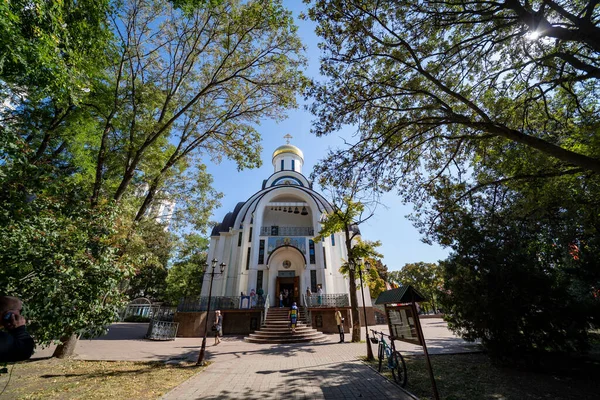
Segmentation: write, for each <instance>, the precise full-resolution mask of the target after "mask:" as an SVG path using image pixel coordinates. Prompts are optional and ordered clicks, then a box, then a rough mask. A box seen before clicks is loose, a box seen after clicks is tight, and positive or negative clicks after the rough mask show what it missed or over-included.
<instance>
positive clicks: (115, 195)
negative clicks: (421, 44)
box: [0, 0, 305, 344]
mask: <svg viewBox="0 0 600 400" xmlns="http://www.w3.org/2000/svg"><path fill="white" fill-rule="evenodd" d="M172 4H175V7H173V5H172ZM302 51H303V46H302V43H301V42H300V40H299V38H298V36H297V34H296V27H295V26H294V25H293V19H292V18H291V14H290V13H289V12H288V11H287V10H285V8H284V7H283V6H282V5H281V2H280V1H276V0H253V1H245V2H240V1H235V0H232V1H219V0H217V1H213V0H207V1H195V0H191V1H187V0H184V1H173V2H172V3H169V2H162V1H147V2H138V1H129V0H126V1H123V2H109V1H105V0H97V1H96V0H93V1H88V2H74V1H71V0H65V1H59V2H48V1H37V0H34V1H31V2H24V1H19V0H15V1H4V2H0V104H8V105H9V107H5V108H3V109H2V110H1V113H2V115H1V116H0V118H1V119H2V121H3V122H2V124H0V188H1V190H0V201H1V204H0V224H1V225H2V228H1V229H3V231H2V233H3V237H2V238H1V239H0V241H1V243H0V260H3V261H6V262H7V263H9V264H10V268H8V267H7V268H6V269H3V270H2V271H1V275H0V276H1V277H2V280H1V281H0V287H2V288H3V290H4V291H5V292H6V293H13V294H16V295H20V296H22V297H24V299H25V301H26V302H29V303H30V306H31V307H30V315H29V318H31V319H32V321H33V325H32V327H33V328H34V329H35V333H36V338H37V339H38V340H39V341H40V343H44V344H45V343H48V342H49V341H50V340H53V339H59V338H61V337H63V336H69V335H70V334H71V333H82V332H84V331H87V332H88V333H89V334H94V333H96V332H97V330H98V329H99V328H101V327H102V326H104V325H106V324H108V323H110V322H112V321H113V320H114V318H115V316H116V312H115V310H117V309H118V308H119V305H120V304H121V302H122V297H123V296H122V293H121V292H120V291H119V290H118V287H119V284H121V287H122V286H124V285H123V282H124V280H125V279H126V278H127V279H128V278H131V281H130V284H131V285H132V288H131V294H132V295H137V294H146V295H150V296H152V297H160V296H162V295H163V292H165V291H168V293H169V294H168V295H167V296H170V298H174V297H176V296H180V295H181V294H182V293H183V294H184V295H185V294H187V293H188V292H193V293H195V291H197V290H199V289H200V282H201V281H198V279H201V277H202V274H201V271H202V270H203V267H200V266H201V265H203V263H202V264H201V263H200V262H199V261H200V260H202V261H203V262H204V258H205V255H204V256H202V255H201V254H202V250H198V251H197V252H196V253H194V255H190V254H188V255H186V256H181V257H180V258H181V259H180V260H178V261H177V262H175V264H174V269H173V271H174V272H173V273H172V274H170V275H171V279H170V281H169V283H165V282H164V280H165V274H166V273H167V271H166V266H167V264H168V259H169V257H170V251H171V247H172V244H173V242H174V238H173V237H171V236H170V235H167V234H166V233H165V232H164V230H163V227H159V226H157V225H153V223H152V222H151V220H152V219H154V217H155V216H156V208H157V207H156V206H157V204H161V203H165V202H176V203H177V208H176V211H175V213H174V215H173V219H172V220H171V222H172V228H173V230H174V231H175V232H178V233H180V234H181V233H182V232H189V231H190V230H191V229H193V230H196V231H199V232H204V231H206V229H207V227H208V224H209V218H210V214H211V211H212V209H213V208H214V207H216V206H217V205H218V200H219V198H220V197H221V196H222V195H221V194H220V193H217V192H215V191H214V189H213V188H212V177H211V176H210V175H209V174H208V173H207V172H206V168H205V166H204V165H203V162H204V161H203V160H206V159H207V157H208V158H211V159H212V160H213V161H215V162H219V161H221V160H222V159H223V158H224V157H225V158H228V159H231V160H233V161H234V162H236V163H237V165H238V166H239V168H248V167H254V166H258V165H260V157H259V156H260V151H261V148H260V135H259V133H258V131H257V130H256V126H257V124H258V123H259V122H260V121H262V120H263V119H264V118H272V119H276V120H278V119H281V118H283V117H284V111H285V110H286V109H288V108H292V107H295V105H296V93H297V91H298V89H299V88H300V86H301V85H302V84H303V83H304V78H303V76H302V73H301V71H300V69H301V68H302V67H303V66H304V64H305V60H304V58H303V56H302ZM149 217H150V218H149ZM44 235H47V236H48V237H50V238H52V239H53V240H52V243H46V242H45V241H43V238H44V237H45V236H44ZM38 242H39V243H42V244H43V245H40V244H39V243H38ZM196 242H197V240H196ZM88 255H89V257H88ZM130 265H131V266H134V267H135V268H136V269H137V272H138V273H137V274H136V275H135V276H133V277H132V276H130V272H131V270H130V268H129V266H130ZM52 266H54V269H52V268H51V267H52ZM59 267H60V268H59ZM177 274H179V275H180V278H176V276H177ZM198 277H199V278H198ZM178 279H180V281H181V282H182V283H181V285H180V287H179V288H175V287H176V286H177V285H178V282H177V280H178ZM165 285H167V286H169V288H166V287H165ZM34 292H35V293H37V297H36V298H34V297H33V296H34ZM177 300H178V299H177Z"/></svg>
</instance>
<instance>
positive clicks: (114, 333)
mask: <svg viewBox="0 0 600 400" xmlns="http://www.w3.org/2000/svg"><path fill="white" fill-rule="evenodd" d="M421 323H422V325H423V332H424V335H425V338H426V342H427V347H428V349H429V352H430V353H431V354H441V353H457V352H468V351H476V350H478V349H479V348H478V346H477V345H476V344H472V343H467V342H465V341H463V340H462V339H460V338H457V337H456V336H454V335H452V333H451V332H450V331H449V330H448V329H447V327H446V323H445V322H444V321H443V320H441V319H439V318H435V319H423V320H421ZM146 329H147V324H133V323H118V324H114V325H112V326H111V327H110V330H109V333H108V335H106V336H102V337H99V338H97V339H94V340H80V341H79V343H78V345H77V349H76V358H77V359H83V360H129V361H167V360H190V361H195V360H196V359H197V357H198V352H199V350H200V345H201V343H202V340H201V339H200V338H178V339H176V340H174V341H166V342H156V341H150V340H145V339H144V338H143V337H144V335H145V333H146ZM375 329H377V330H383V331H387V326H384V325H378V326H376V327H375ZM364 332H365V331H364V328H363V329H362V330H361V334H362V335H363V339H364ZM349 338H350V335H349V334H346V339H349ZM213 341H214V339H212V338H208V339H207V345H208V346H207V355H206V359H207V360H208V361H211V362H212V364H211V365H210V366H209V367H207V368H206V369H205V370H204V371H203V372H201V373H199V374H196V375H195V376H193V377H192V378H190V379H189V380H188V381H186V382H184V383H183V384H181V385H179V386H178V387H176V388H175V389H173V390H172V391H171V392H169V393H167V394H166V395H165V396H164V398H163V399H164V400H174V399H177V400H186V399H266V400H269V399H347V398H350V399H352V398H360V399H378V400H379V399H410V396H409V395H407V394H406V393H405V392H404V391H402V390H401V389H400V388H399V387H398V386H397V385H395V384H393V383H391V382H389V381H387V380H386V379H385V378H383V377H381V376H380V375H379V374H378V373H377V372H375V371H374V370H372V369H371V368H369V367H368V366H367V365H366V364H364V363H362V362H361V361H359V360H358V357H360V356H364V355H366V344H365V343H364V342H363V343H344V344H338V343H337V341H338V335H328V341H327V342H323V343H318V344H290V345H273V344H255V343H246V342H244V341H243V337H241V336H230V337H225V338H224V341H223V343H221V344H220V345H218V346H212V343H213ZM397 348H398V350H400V351H401V352H402V353H403V354H423V351H422V349H421V348H420V347H418V346H414V345H411V344H408V343H402V342H397ZM53 350H54V349H53V347H50V348H47V349H43V350H38V351H36V354H35V355H34V358H39V357H49V356H51V355H52V352H53ZM373 350H374V352H376V351H377V348H376V347H375V346H373ZM409 379H410V372H409Z"/></svg>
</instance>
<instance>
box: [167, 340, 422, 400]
mask: <svg viewBox="0 0 600 400" xmlns="http://www.w3.org/2000/svg"><path fill="white" fill-rule="evenodd" d="M365 352H366V344H364V343H362V344H361V343H342V344H338V343H318V344H290V345H266V344H254V343H243V344H241V343H240V342H239V341H238V340H236V339H230V340H227V341H224V342H222V343H221V344H219V345H218V346H211V347H210V349H209V353H208V354H209V356H208V360H209V361H211V362H212V364H211V365H210V366H208V367H207V368H206V370H205V371H204V372H202V373H199V374H197V375H195V376H194V377H192V378H191V379H189V380H188V381H187V382H184V383H183V384H181V385H179V386H178V387H176V388H175V389H174V390H172V391H171V392H169V393H167V394H166V395H165V396H164V397H163V400H176V399H177V400H178V399H267V400H268V399H354V398H361V399H411V397H410V396H409V395H408V394H406V393H405V392H404V391H403V390H402V389H400V387H399V386H397V385H395V384H393V383H391V382H389V381H388V380H386V379H385V378H383V377H382V376H380V375H379V374H378V373H377V372H375V371H374V370H372V369H371V368H369V367H368V366H367V365H366V364H364V363H362V362H361V361H359V360H357V357H358V356H360V355H362V354H364V353H365Z"/></svg>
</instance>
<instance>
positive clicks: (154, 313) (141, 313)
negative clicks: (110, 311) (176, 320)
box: [119, 304, 177, 321]
mask: <svg viewBox="0 0 600 400" xmlns="http://www.w3.org/2000/svg"><path fill="white" fill-rule="evenodd" d="M175 311H177V308H176V307H165V306H162V305H160V304H129V305H128V306H127V307H126V308H125V309H124V310H123V311H121V313H120V314H119V317H120V320H121V321H124V320H125V318H127V317H130V316H138V317H145V318H148V319H160V320H161V321H166V320H168V318H170V320H171V321H172V320H173V316H174V315H175Z"/></svg>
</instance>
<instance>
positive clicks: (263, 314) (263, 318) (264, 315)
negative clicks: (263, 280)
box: [260, 293, 269, 326]
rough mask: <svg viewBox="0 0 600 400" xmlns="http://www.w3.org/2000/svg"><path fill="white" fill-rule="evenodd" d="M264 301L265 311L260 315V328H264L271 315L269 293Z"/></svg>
mask: <svg viewBox="0 0 600 400" xmlns="http://www.w3.org/2000/svg"><path fill="white" fill-rule="evenodd" d="M263 300H264V311H263V312H261V313H260V326H263V325H264V324H265V321H266V320H267V315H268V314H269V294H268V293H267V294H266V295H265V297H264V298H263Z"/></svg>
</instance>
